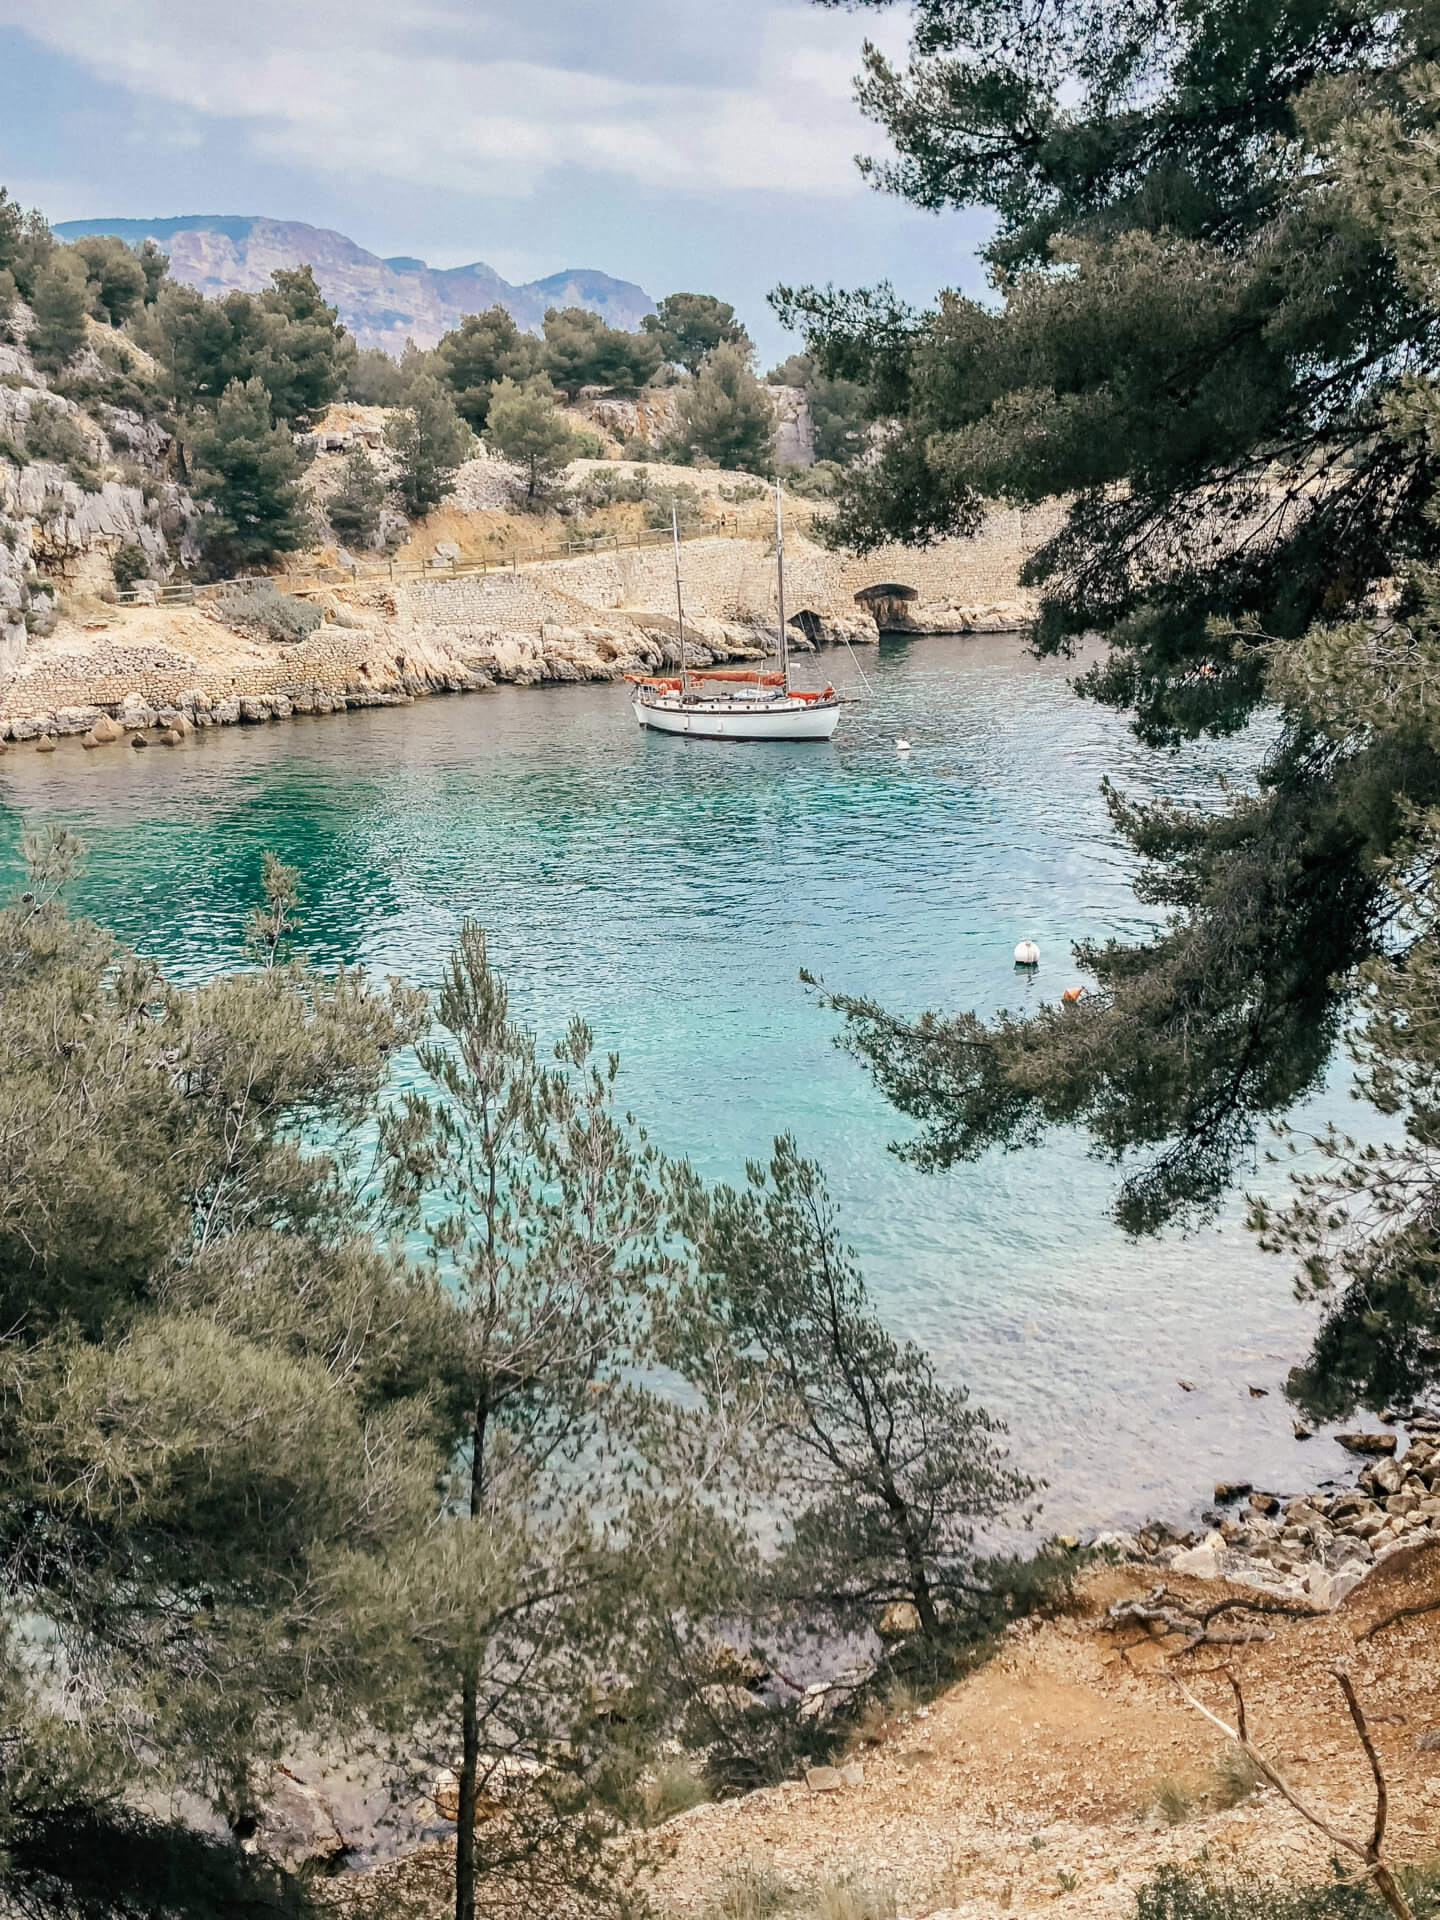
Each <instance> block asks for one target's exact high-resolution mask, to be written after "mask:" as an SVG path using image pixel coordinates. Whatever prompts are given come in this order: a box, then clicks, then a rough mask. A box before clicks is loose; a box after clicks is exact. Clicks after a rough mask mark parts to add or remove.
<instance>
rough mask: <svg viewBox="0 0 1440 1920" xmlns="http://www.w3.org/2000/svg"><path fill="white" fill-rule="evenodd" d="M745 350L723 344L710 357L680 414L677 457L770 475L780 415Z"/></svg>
mask: <svg viewBox="0 0 1440 1920" xmlns="http://www.w3.org/2000/svg"><path fill="white" fill-rule="evenodd" d="M750 358H751V356H750V353H749V351H748V350H747V349H746V348H745V347H740V346H735V345H733V344H722V345H720V346H718V347H715V348H713V349H712V351H711V352H709V353H707V354H706V356H705V358H704V360H703V361H702V362H701V363H700V371H699V372H698V373H697V374H696V376H695V378H694V380H693V381H692V382H691V384H690V385H689V386H688V387H686V388H685V389H684V390H683V391H682V393H681V395H680V400H679V404H678V406H677V407H676V409H675V441H674V453H675V455H676V457H677V458H679V459H682V460H688V459H691V458H693V457H694V455H695V454H697V453H698V454H700V455H701V456H702V457H703V458H704V459H707V460H713V461H715V463H716V464H717V465H718V466H722V467H736V468H739V469H740V470H741V471H742V472H746V473H765V472H767V471H768V470H769V467H770V465H771V463H772V461H773V460H774V457H775V431H776V424H777V422H776V414H775V408H774V405H773V403H772V401H771V399H770V396H769V394H767V393H766V391H765V389H764V387H763V386H762V385H761V384H760V382H759V381H758V380H757V379H756V378H755V373H754V369H753V368H752V367H751V365H750Z"/></svg>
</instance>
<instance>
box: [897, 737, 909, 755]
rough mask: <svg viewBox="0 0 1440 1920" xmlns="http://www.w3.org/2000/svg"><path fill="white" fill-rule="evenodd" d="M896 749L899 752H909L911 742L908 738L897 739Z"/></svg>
mask: <svg viewBox="0 0 1440 1920" xmlns="http://www.w3.org/2000/svg"><path fill="white" fill-rule="evenodd" d="M895 751H896V752H897V753H908V752H909V751H910V742H909V741H908V740H897V741H896V742H895Z"/></svg>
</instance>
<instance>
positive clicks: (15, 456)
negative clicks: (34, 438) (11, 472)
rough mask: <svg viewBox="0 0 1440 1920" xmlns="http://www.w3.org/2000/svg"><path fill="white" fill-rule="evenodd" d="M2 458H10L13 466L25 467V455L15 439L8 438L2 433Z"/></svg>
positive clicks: (0, 456) (0, 444) (0, 452)
mask: <svg viewBox="0 0 1440 1920" xmlns="http://www.w3.org/2000/svg"><path fill="white" fill-rule="evenodd" d="M0 460H8V461H9V462H10V465H11V466H12V467H23V466H24V464H25V456H24V454H23V453H22V452H21V451H20V449H19V447H17V446H16V444H15V442H14V441H13V440H7V439H6V438H5V437H4V435H3V434H0Z"/></svg>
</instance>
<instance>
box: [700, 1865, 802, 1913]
mask: <svg viewBox="0 0 1440 1920" xmlns="http://www.w3.org/2000/svg"><path fill="white" fill-rule="evenodd" d="M789 1901H790V1889H789V1888H788V1887H787V1886H786V1884H785V1882H784V1881H783V1880H782V1879H781V1878H780V1875H779V1874H778V1873H777V1872H776V1871H775V1865H774V1862H773V1861H771V1860H768V1859H766V1858H765V1856H764V1855H763V1854H753V1855H751V1856H750V1858H749V1859H747V1860H742V1861H740V1862H739V1863H738V1864H737V1865H735V1866H733V1867H726V1868H725V1869H724V1870H723V1871H722V1873H721V1874H720V1876H719V1882H718V1885H717V1886H716V1889H715V1893H714V1895H713V1897H712V1899H711V1901H710V1904H709V1906H708V1907H707V1909H706V1912H705V1920H772V1916H773V1915H774V1914H777V1913H779V1912H780V1911H781V1909H782V1908H784V1907H786V1906H788V1904H789Z"/></svg>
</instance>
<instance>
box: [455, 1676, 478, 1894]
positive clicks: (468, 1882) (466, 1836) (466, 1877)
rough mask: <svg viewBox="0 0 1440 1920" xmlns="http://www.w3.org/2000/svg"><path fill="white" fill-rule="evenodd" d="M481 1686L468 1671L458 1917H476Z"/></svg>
mask: <svg viewBox="0 0 1440 1920" xmlns="http://www.w3.org/2000/svg"><path fill="white" fill-rule="evenodd" d="M476 1697H477V1688H476V1685H475V1676H474V1674H473V1673H467V1674H466V1676H465V1679H464V1681H463V1683H462V1685H461V1692H460V1737H461V1742H462V1747H461V1760H460V1806H459V1810H458V1817H459V1821H460V1829H459V1832H458V1833H457V1834H456V1836H455V1920H475V1801H476V1798H477V1789H478V1783H479V1778H480V1717H479V1714H478V1712H477V1709H476Z"/></svg>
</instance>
